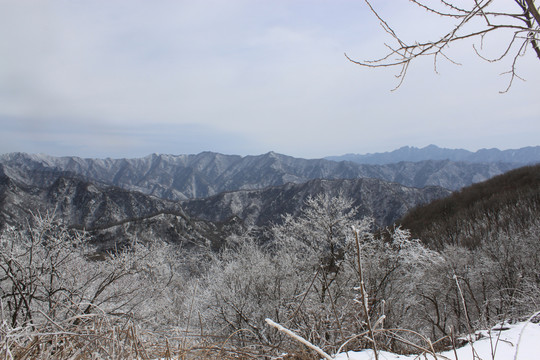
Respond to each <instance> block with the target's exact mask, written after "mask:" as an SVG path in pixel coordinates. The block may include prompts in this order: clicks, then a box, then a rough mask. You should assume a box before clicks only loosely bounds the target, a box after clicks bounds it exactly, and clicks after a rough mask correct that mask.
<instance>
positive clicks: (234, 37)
mask: <svg viewBox="0 0 540 360" xmlns="http://www.w3.org/2000/svg"><path fill="white" fill-rule="evenodd" d="M372 2H373V4H374V5H375V6H376V7H377V9H378V11H379V12H380V13H381V14H382V15H383V16H385V18H386V19H387V20H388V22H389V23H390V24H391V25H392V26H393V27H394V29H395V30H396V31H398V32H399V33H402V34H403V35H404V37H405V38H406V40H408V41H413V40H434V39H435V38H436V35H437V34H442V33H444V31H445V29H448V27H446V26H447V25H448V24H446V23H441V19H440V18H439V17H432V16H429V15H427V14H426V12H425V11H419V10H418V9H416V8H415V6H414V5H411V4H410V2H409V1H405V0H373V1H372ZM490 41H491V43H490V45H492V46H491V47H487V45H486V48H488V50H486V51H487V52H486V55H488V56H490V55H492V54H493V55H494V54H497V52H499V51H502V49H503V44H504V43H505V42H506V39H505V38H503V37H500V38H499V37H494V38H492V39H490ZM385 42H388V43H389V42H391V39H390V38H389V37H388V35H387V34H386V33H385V32H384V30H383V29H382V28H381V27H380V25H379V23H378V21H377V19H376V18H375V16H374V15H373V14H372V13H370V11H369V9H368V8H367V6H366V4H365V3H364V2H363V1H362V0H326V1H323V0H309V1H308V0H305V1H300V0H196V1H195V0H192V1H183V0H156V1H150V0H144V1H143V0H125V1H120V0H104V1H100V0H92V1H84V0H70V1H68V0H54V1H53V0H39V1H38V0H36V1H30V0H28V1H26V0H25V1H22V0H0V126H1V131H0V153H7V152H14V151H23V152H31V153H47V154H50V155H77V156H83V157H139V156H145V155H147V154H150V153H168V154H188V153H199V152H201V151H206V150H208V151H215V152H221V153H225V154H240V155H256V154H262V153H266V152H268V151H276V152H279V153H283V154H287V155H291V156H295V157H304V158H319V157H324V156H329V155H341V154H345V153H368V152H381V151H390V150H393V149H396V148H398V147H401V146H404V145H410V146H417V147H424V146H426V145H429V144H436V145H438V146H441V147H448V148H465V149H468V150H477V149H480V148H492V147H497V148H500V149H509V148H520V147H524V146H536V145H540V141H539V139H540V136H539V135H540V106H539V105H540V102H539V94H540V71H539V70H540V61H539V60H537V59H536V58H535V57H534V56H533V55H534V54H533V52H532V51H529V52H528V53H527V54H526V55H525V56H523V57H522V58H520V59H519V63H518V71H519V74H520V75H521V76H522V77H523V78H524V79H526V81H524V82H523V81H516V82H515V83H514V85H513V87H512V88H511V90H510V91H509V92H508V93H506V94H500V93H499V91H501V90H504V89H505V88H506V86H507V84H508V80H509V78H508V76H504V75H502V76H501V75H500V74H501V73H502V72H504V71H507V70H508V68H509V62H508V61H506V62H502V63H497V64H490V63H487V62H485V61H483V60H481V59H480V58H478V57H477V56H476V55H474V53H473V49H472V44H471V43H464V44H461V45H455V46H453V47H452V48H451V49H450V50H449V51H448V54H449V55H450V56H451V57H452V58H453V60H455V61H456V62H459V63H462V65H461V66H458V65H454V64H451V63H450V62H447V61H444V60H441V61H440V62H439V63H438V70H439V71H438V73H435V72H434V71H433V59H424V60H420V61H418V62H416V63H414V64H413V65H412V66H411V68H410V70H409V74H408V75H407V78H406V80H405V82H404V83H403V85H402V86H401V87H400V88H399V89H398V90H396V91H393V92H392V91H390V90H391V89H393V88H394V87H395V86H396V84H397V81H396V78H395V77H394V75H395V74H396V73H397V72H398V69H388V68H386V69H368V68H363V67H359V66H357V65H354V64H352V63H351V62H349V61H348V60H347V59H346V58H345V56H344V53H347V54H348V55H349V56H351V57H352V58H355V59H358V60H367V59H373V58H377V57H378V56H381V55H383V54H384V53H385V47H384V43H385ZM488 45H489V44H488ZM489 51H493V52H492V53H491V52H489ZM509 60H511V59H509Z"/></svg>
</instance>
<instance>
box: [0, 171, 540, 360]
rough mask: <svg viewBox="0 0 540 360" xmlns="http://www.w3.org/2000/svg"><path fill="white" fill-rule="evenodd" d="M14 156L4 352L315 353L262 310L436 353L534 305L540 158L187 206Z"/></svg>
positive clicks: (318, 330)
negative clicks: (448, 180) (432, 181)
mask: <svg viewBox="0 0 540 360" xmlns="http://www.w3.org/2000/svg"><path fill="white" fill-rule="evenodd" d="M33 164H34V165H35V163H33ZM430 164H431V165H433V164H434V163H430ZM34 165H33V166H34ZM426 165H427V164H423V165H422V166H426ZM431 165H429V166H431ZM402 166H405V168H409V167H408V165H404V164H402ZM5 170H6V171H5V173H4V174H3V176H2V177H1V178H0V180H1V181H0V191H1V192H0V195H1V197H0V204H1V206H2V209H1V210H2V212H1V215H2V221H3V222H4V223H3V229H2V234H1V242H0V244H1V247H0V289H1V290H2V292H1V301H2V309H3V311H2V316H3V321H4V322H3V325H2V326H3V327H2V328H1V331H2V332H3V333H2V334H4V335H3V338H2V340H1V341H3V342H4V343H3V347H2V348H1V350H0V355H2V356H7V357H9V356H10V355H9V354H15V355H14V356H13V357H14V358H20V359H25V358H26V359H30V358H69V357H73V356H79V355H80V354H82V355H81V356H82V357H83V358H85V357H91V356H94V357H95V356H97V355H96V354H99V356H101V357H105V358H106V357H109V355H110V354H111V353H113V352H114V353H115V354H118V355H117V357H119V358H130V357H135V358H139V357H141V358H172V357H173V356H176V357H180V356H184V357H185V358H202V359H212V358H223V359H233V358H241V359H256V358H260V357H264V356H280V355H279V354H283V353H287V354H288V356H290V357H291V358H293V359H295V358H296V359H302V360H303V359H312V358H319V357H317V356H318V355H313V354H311V353H310V352H309V351H306V350H305V348H304V347H302V346H299V345H298V343H297V342H296V341H294V340H292V339H291V338H290V337H288V336H285V335H284V334H283V333H281V332H278V331H276V330H275V329H274V328H272V327H269V326H268V322H267V321H266V319H267V318H270V319H272V320H273V321H275V322H277V323H279V324H282V325H284V326H285V327H287V328H289V329H292V330H293V331H294V332H295V333H296V334H297V335H299V336H302V337H303V338H304V339H306V340H307V341H308V342H309V343H311V344H315V345H317V346H318V347H319V348H321V349H323V350H324V351H326V352H327V353H336V352H340V351H346V350H359V349H365V348H373V347H374V346H376V347H377V348H378V349H379V350H381V349H382V350H388V351H393V352H396V353H402V354H404V353H430V352H434V351H438V350H442V349H452V347H454V346H458V344H459V341H460V339H461V338H460V336H464V335H466V334H471V333H473V332H474V331H475V330H476V329H480V328H489V327H490V326H492V325H494V324H496V323H500V322H502V321H507V320H518V319H522V318H523V317H525V316H529V315H530V314H532V313H534V312H535V311H537V310H538V306H539V305H540V301H539V299H540V291H539V290H538V289H539V288H540V279H539V278H538V273H540V242H539V241H538V236H539V235H538V234H540V220H538V219H540V217H539V216H538V215H539V214H538V211H539V210H538V209H540V206H539V204H540V201H539V188H540V166H531V167H525V168H520V169H516V170H513V171H511V172H509V173H507V174H504V175H501V176H498V177H495V178H492V179H491V180H489V181H486V182H483V183H478V184H475V185H472V186H470V187H467V188H464V189H462V190H460V191H458V192H455V193H450V192H449V191H448V190H444V189H442V188H435V187H433V188H430V187H428V188H424V189H414V188H408V187H405V186H403V185H399V184H396V183H388V182H385V181H382V180H376V179H355V180H346V179H345V180H312V181H308V182H306V183H304V184H288V185H284V186H279V187H270V188H266V189H262V190H250V191H248V190H243V191H235V192H228V193H224V194H220V195H218V196H215V197H210V198H207V199H198V200H191V201H189V202H185V203H184V205H185V206H186V209H187V211H184V208H183V205H182V204H179V203H178V202H174V201H170V200H165V199H159V198H157V197H154V196H151V195H148V194H143V193H141V192H134V191H128V190H126V189H122V188H119V187H115V186H112V185H111V184H108V183H104V182H93V181H91V180H90V179H89V178H88V177H86V178H81V177H77V176H75V177H66V175H67V174H68V173H66V172H58V173H57V172H56V171H59V170H58V169H49V168H47V169H45V168H34V169H33V170H32V172H30V173H29V174H34V175H36V176H37V178H33V181H44V182H43V183H42V184H43V185H42V186H36V185H29V183H28V182H25V181H24V180H25V177H24V176H23V175H24V174H23V173H24V171H23V170H22V169H20V168H17V167H14V166H12V165H10V166H9V168H5ZM34 175H32V176H34ZM404 176H405V175H404ZM418 176H420V175H418ZM30 178H31V176H30V175H26V180H32V179H30ZM443 196H446V197H443ZM441 197H443V198H441ZM433 199H435V200H434V201H432V200H433ZM428 201H432V202H431V203H430V204H428V205H425V206H419V207H417V208H416V209H414V210H413V211H412V212H410V213H409V214H407V215H405V216H404V217H403V219H402V220H401V221H400V223H399V224H400V225H397V224H396V225H393V224H392V222H393V221H389V220H388V219H392V218H393V219H396V218H397V215H396V214H399V213H403V212H405V210H404V209H406V208H408V207H411V208H412V207H414V206H417V205H418V204H419V203H422V202H428ZM36 209H37V210H39V211H33V210H36ZM190 214H198V215H197V216H199V217H204V216H208V218H207V219H196V217H192V215H190ZM278 216H279V217H278ZM224 219H227V220H226V221H224ZM278 219H279V221H278ZM210 220H212V221H217V222H212V221H210ZM384 221H386V223H387V224H390V225H389V226H387V227H383V228H380V227H378V226H377V225H380V224H381V223H382V222H384ZM258 225H264V227H258ZM377 228H378V229H377ZM408 228H410V229H411V230H409V229H408ZM84 229H86V230H88V231H84ZM375 229H377V231H374V230H375ZM100 236H101V240H102V241H103V240H104V241H105V242H101V243H100V242H97V241H96V239H98V238H99V237H100ZM119 239H122V241H119ZM263 240H264V241H263ZM36 334H40V335H39V336H38V337H37V336H36ZM59 338H60V339H61V340H58V339H59ZM370 339H371V340H370ZM59 344H62V346H59ZM143 353H144V354H145V355H142V354H143Z"/></svg>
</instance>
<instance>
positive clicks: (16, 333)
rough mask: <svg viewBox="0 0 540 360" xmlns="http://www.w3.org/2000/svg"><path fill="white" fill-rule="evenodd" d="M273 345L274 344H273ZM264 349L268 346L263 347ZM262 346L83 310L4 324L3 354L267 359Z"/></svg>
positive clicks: (21, 356)
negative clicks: (16, 325)
mask: <svg viewBox="0 0 540 360" xmlns="http://www.w3.org/2000/svg"><path fill="white" fill-rule="evenodd" d="M268 350H270V349H268ZM262 353H264V351H263V352H262ZM260 354H261V348H260V345H259V346H257V347H256V346H244V347H238V346H236V345H235V346H232V345H229V344H228V339H220V338H217V337H213V336H201V335H193V334H180V333H175V331H173V330H171V331H170V332H168V333H166V334H162V333H157V332H151V331H147V330H143V329H142V328H141V327H140V326H139V325H137V323H136V322H135V321H134V320H133V319H132V318H129V317H117V316H111V315H105V314H90V315H79V316H75V317H72V318H70V319H66V320H65V321H62V322H57V321H53V320H52V319H47V320H46V321H44V322H43V323H41V324H32V325H28V326H25V327H20V328H11V327H10V326H9V325H8V324H7V322H5V321H4V322H2V324H1V325H0V358H1V359H17V360H19V359H20V360H23V359H179V360H180V359H181V360H191V359H203V360H204V359H225V360H228V359H237V360H238V359H246V360H248V359H261V358H264V356H261V355H260Z"/></svg>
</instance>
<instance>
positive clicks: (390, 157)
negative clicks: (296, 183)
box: [326, 145, 540, 165]
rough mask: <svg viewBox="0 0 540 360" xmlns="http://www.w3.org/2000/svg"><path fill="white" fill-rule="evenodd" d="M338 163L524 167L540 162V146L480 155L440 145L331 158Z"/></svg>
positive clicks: (497, 150)
mask: <svg viewBox="0 0 540 360" xmlns="http://www.w3.org/2000/svg"><path fill="white" fill-rule="evenodd" d="M326 159H328V160H334V161H352V162H355V163H358V164H377V165H383V164H392V163H397V162H400V161H414V162H416V161H424V160H451V161H463V162H470V163H491V162H505V163H517V164H521V165H525V164H535V163H538V162H540V146H534V147H533V146H529V147H524V148H521V149H511V150H499V149H480V150H478V151H476V152H472V151H468V150H463V149H446V148H440V147H438V146H436V145H428V146H426V147H424V148H417V147H410V146H404V147H402V148H399V149H397V150H394V151H390V152H384V153H374V154H363V155H360V154H346V155H342V156H329V157H327V158H326Z"/></svg>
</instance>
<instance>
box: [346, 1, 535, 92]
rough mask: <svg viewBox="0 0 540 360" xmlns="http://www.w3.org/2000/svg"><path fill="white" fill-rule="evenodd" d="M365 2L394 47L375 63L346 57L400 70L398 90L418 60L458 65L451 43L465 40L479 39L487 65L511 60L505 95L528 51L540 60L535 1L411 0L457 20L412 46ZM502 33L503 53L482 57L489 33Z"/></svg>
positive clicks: (442, 15)
mask: <svg viewBox="0 0 540 360" xmlns="http://www.w3.org/2000/svg"><path fill="white" fill-rule="evenodd" d="M364 1H365V2H366V4H367V5H368V7H369V9H370V10H371V12H372V13H373V14H374V15H375V16H376V17H377V18H378V19H379V21H380V24H381V26H382V27H383V29H384V30H385V31H386V32H387V33H388V34H389V35H390V36H391V38H392V39H393V41H394V44H392V45H389V44H385V45H386V47H387V48H388V52H387V53H386V54H385V55H384V56H383V57H381V58H378V59H375V60H362V61H359V60H354V59H352V58H350V57H349V56H348V55H347V54H345V56H346V57H347V58H348V59H349V60H350V61H351V62H353V63H355V64H358V65H361V66H366V67H398V68H400V71H399V73H398V75H397V78H398V79H399V83H398V85H397V86H396V88H395V89H397V88H399V86H400V85H401V84H402V83H403V80H404V78H405V76H406V74H407V70H408V68H409V65H410V64H411V62H412V61H413V60H415V59H417V58H420V57H424V56H428V57H430V56H431V57H433V62H434V69H435V71H437V60H438V59H439V58H440V57H442V58H445V59H447V60H449V61H451V62H453V63H456V62H455V61H453V60H452V59H451V58H450V57H449V56H448V55H447V50H448V48H449V46H450V44H452V43H454V42H458V41H462V40H466V39H479V41H480V46H477V45H473V49H474V52H475V53H476V54H477V55H478V56H479V57H481V58H482V59H484V60H486V61H488V62H497V61H501V60H503V59H507V58H509V59H510V60H511V64H510V65H509V66H510V68H509V70H508V71H507V72H505V74H509V75H510V81H509V83H508V87H507V88H506V89H505V90H504V91H502V92H507V91H508V90H509V89H510V87H511V86H512V83H513V81H514V79H516V78H518V79H522V78H521V77H520V76H519V75H518V74H517V63H518V60H519V58H520V57H521V56H523V55H525V53H526V51H527V50H528V49H529V48H532V50H533V51H534V52H535V55H536V57H537V58H538V59H539V60H540V43H539V41H540V12H539V10H538V6H537V5H536V4H535V0H514V1H513V2H512V1H506V2H504V4H502V2H500V1H494V0H468V1H457V0H439V1H438V2H436V1H423V0H409V2H411V3H413V4H414V5H416V6H418V7H420V8H422V9H424V10H426V11H427V12H428V13H430V14H432V15H435V16H440V17H443V18H446V19H453V20H454V22H453V25H452V26H451V28H450V29H449V30H448V31H446V32H444V33H443V34H442V35H440V36H438V38H437V40H434V41H415V42H413V43H408V42H406V41H405V40H404V39H403V37H402V36H400V35H399V34H398V33H396V31H394V29H393V28H392V26H391V25H390V24H389V23H388V22H387V21H386V20H385V18H384V16H383V15H380V14H379V12H378V11H377V10H376V9H375V7H374V6H373V5H372V3H371V1H369V0H364ZM464 3H466V4H464ZM503 32H504V33H507V34H509V35H510V37H509V40H508V42H507V43H506V44H505V45H504V48H503V50H502V52H501V54H500V55H499V56H497V57H494V58H489V57H486V56H484V55H482V46H483V44H484V39H485V37H486V36H487V35H488V34H492V33H503ZM522 80H523V79H522ZM395 89H394V90H395Z"/></svg>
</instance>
